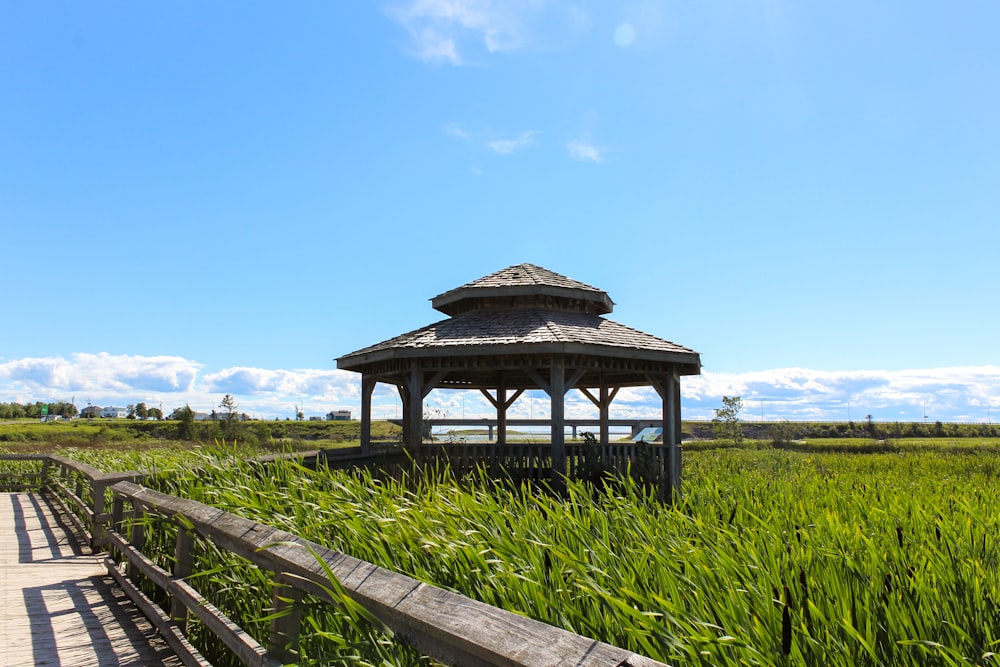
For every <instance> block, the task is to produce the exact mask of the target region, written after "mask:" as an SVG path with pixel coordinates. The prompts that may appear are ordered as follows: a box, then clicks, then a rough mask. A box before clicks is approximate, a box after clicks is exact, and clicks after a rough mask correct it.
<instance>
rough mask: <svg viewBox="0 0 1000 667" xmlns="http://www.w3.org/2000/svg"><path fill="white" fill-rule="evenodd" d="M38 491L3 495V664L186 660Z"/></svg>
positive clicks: (80, 665) (76, 665)
mask: <svg viewBox="0 0 1000 667" xmlns="http://www.w3.org/2000/svg"><path fill="white" fill-rule="evenodd" d="M81 545H85V542H84V541H83V540H82V539H80V536H78V535H76V534H75V532H74V530H73V528H72V524H71V523H69V522H68V521H66V520H65V517H63V516H62V515H61V514H60V512H59V511H58V510H56V509H54V508H53V507H52V506H50V504H49V503H48V502H47V500H46V498H45V496H43V495H42V494H39V493H0V667H3V666H8V665H9V666H11V667H13V666H14V665H17V666H18V667H21V666H23V665H61V666H63V667H89V666H91V665H95V666H99V667H105V666H107V667H113V666H124V665H135V666H136V667H139V666H142V667H158V666H163V667H176V666H177V665H180V664H181V663H180V661H179V660H178V658H177V657H176V656H175V655H174V654H173V652H172V651H171V650H170V649H169V647H168V646H167V644H166V642H164V641H163V640H162V638H160V637H159V635H158V634H157V633H156V631H155V630H154V629H153V627H152V626H151V625H150V624H149V622H148V621H147V620H146V618H145V617H144V616H143V615H142V613H141V612H139V610H138V609H136V607H135V606H134V605H133V604H132V602H131V601H130V600H129V599H128V598H127V597H126V596H125V595H124V594H123V593H122V592H121V591H120V590H119V589H117V588H116V587H115V586H114V582H113V580H112V579H111V578H110V577H109V576H108V574H107V571H106V570H105V569H104V567H103V566H102V565H101V564H100V558H99V557H98V556H97V555H94V554H91V553H90V551H89V549H88V548H87V547H86V546H81Z"/></svg>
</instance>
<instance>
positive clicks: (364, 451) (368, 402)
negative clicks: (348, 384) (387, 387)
mask: <svg viewBox="0 0 1000 667" xmlns="http://www.w3.org/2000/svg"><path fill="white" fill-rule="evenodd" d="M376 384H377V381H376V380H375V378H374V377H372V376H371V375H367V374H362V375H361V455H362V456H368V455H369V454H371V451H372V394H373V393H374V391H375V385H376Z"/></svg>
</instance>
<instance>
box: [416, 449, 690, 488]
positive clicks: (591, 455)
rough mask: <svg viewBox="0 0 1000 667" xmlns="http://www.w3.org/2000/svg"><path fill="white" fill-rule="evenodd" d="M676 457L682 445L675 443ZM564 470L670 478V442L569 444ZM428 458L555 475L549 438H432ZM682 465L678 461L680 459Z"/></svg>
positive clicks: (461, 466)
mask: <svg viewBox="0 0 1000 667" xmlns="http://www.w3.org/2000/svg"><path fill="white" fill-rule="evenodd" d="M676 449H677V453H678V458H679V454H680V447H677V448H676ZM565 452H566V474H567V476H568V477H570V478H580V477H589V476H590V475H591V474H592V473H593V472H594V471H595V470H602V471H608V472H612V471H613V472H618V473H622V474H627V473H628V472H630V471H636V470H640V469H641V472H642V475H643V477H644V478H646V479H649V480H656V481H659V482H663V483H668V482H669V480H670V478H671V474H670V473H671V467H672V466H671V460H670V447H669V446H665V445H661V444H653V443H638V444H637V443H632V442H615V443H608V444H603V445H601V444H588V443H567V444H566V445H565ZM421 453H422V455H423V456H424V457H425V458H431V459H434V458H439V459H445V460H447V461H448V463H449V464H450V465H451V467H452V469H453V470H454V471H455V472H456V473H457V474H460V475H464V474H468V473H469V472H471V471H472V470H474V469H476V468H477V467H485V468H486V469H488V470H491V471H504V472H505V473H506V474H507V475H508V476H509V477H511V478H514V479H548V478H550V477H551V475H552V452H551V445H550V444H549V443H520V442H518V443H506V444H504V445H497V444H496V443H484V442H432V443H426V442H425V443H423V444H422V445H421ZM676 465H677V466H678V469H679V466H680V461H677V462H676Z"/></svg>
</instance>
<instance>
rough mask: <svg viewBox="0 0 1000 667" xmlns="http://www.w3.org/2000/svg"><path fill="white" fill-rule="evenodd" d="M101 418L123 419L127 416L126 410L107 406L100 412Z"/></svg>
mask: <svg viewBox="0 0 1000 667" xmlns="http://www.w3.org/2000/svg"><path fill="white" fill-rule="evenodd" d="M101 416H102V417H104V418H105V419H125V417H127V416H128V410H126V409H125V408H116V407H114V406H109V407H106V408H104V409H103V410H101Z"/></svg>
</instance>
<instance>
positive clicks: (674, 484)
mask: <svg viewBox="0 0 1000 667" xmlns="http://www.w3.org/2000/svg"><path fill="white" fill-rule="evenodd" d="M649 379H650V382H651V383H652V385H653V388H654V389H656V393H657V394H659V395H660V399H661V400H662V402H663V444H664V446H665V447H666V448H667V471H666V472H667V477H668V480H669V483H670V496H671V498H672V499H677V498H680V495H681V455H682V452H681V419H680V413H681V410H680V401H681V396H680V393H681V392H680V384H681V383H680V377H679V376H678V374H677V371H676V370H673V371H671V372H670V373H669V374H667V375H663V376H659V377H655V378H652V377H651V378H649Z"/></svg>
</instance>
